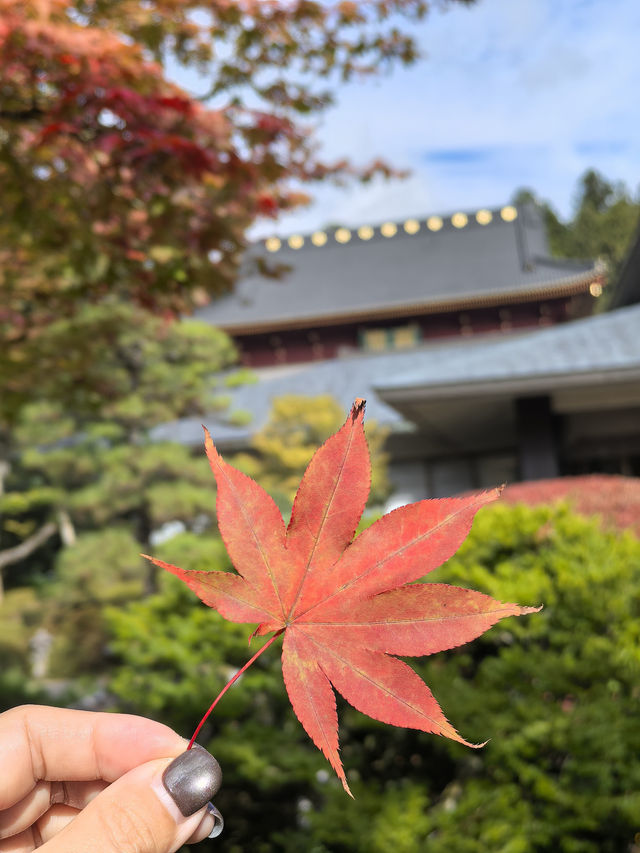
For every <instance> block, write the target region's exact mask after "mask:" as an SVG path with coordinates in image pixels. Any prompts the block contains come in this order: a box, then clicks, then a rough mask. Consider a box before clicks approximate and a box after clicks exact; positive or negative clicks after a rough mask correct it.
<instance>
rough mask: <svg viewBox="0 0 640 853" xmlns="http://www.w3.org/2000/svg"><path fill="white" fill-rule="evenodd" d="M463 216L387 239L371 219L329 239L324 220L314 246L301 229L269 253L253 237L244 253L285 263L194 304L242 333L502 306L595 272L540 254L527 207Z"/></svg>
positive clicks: (535, 223)
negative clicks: (459, 221) (279, 274)
mask: <svg viewBox="0 0 640 853" xmlns="http://www.w3.org/2000/svg"><path fill="white" fill-rule="evenodd" d="M510 210H512V211H513V208H510ZM458 215H460V214H458ZM465 215H466V216H467V220H468V221H467V224H466V225H465V226H464V227H461V228H456V227H455V226H454V225H453V224H452V219H453V221H456V219H455V217H453V218H451V217H449V218H445V217H442V227H441V228H440V230H438V231H435V232H434V231H432V230H429V228H428V227H427V225H426V221H427V220H425V219H422V220H412V222H414V223H416V222H417V223H418V225H419V230H418V231H417V232H416V233H415V234H408V233H406V231H405V230H404V227H403V223H398V224H397V225H396V229H397V230H396V233H395V234H394V235H393V236H391V237H388V238H387V237H384V236H383V234H382V233H381V230H380V228H379V227H376V228H375V229H373V236H372V237H371V238H370V239H368V240H363V239H361V238H359V237H358V235H357V231H356V230H354V231H352V232H351V235H352V236H351V239H349V241H348V242H346V243H344V244H341V243H339V242H337V240H336V233H337V232H338V230H339V229H335V228H332V229H327V231H326V232H325V233H326V236H327V241H326V243H325V244H324V245H322V246H319V247H318V246H315V245H313V243H312V242H311V240H310V239H309V237H305V238H304V245H303V246H302V247H301V248H299V249H298V250H294V249H292V248H290V247H289V246H288V244H287V241H285V240H283V241H282V248H280V249H279V250H278V251H277V252H273V253H270V252H268V251H266V249H265V244H264V243H262V242H261V243H259V244H256V245H255V246H254V247H253V248H252V249H251V251H250V253H249V255H251V254H252V253H253V254H254V255H258V256H262V257H264V259H265V260H266V261H267V262H269V263H270V264H283V265H287V266H289V267H290V270H289V272H287V273H285V275H284V277H283V278H279V279H270V278H265V277H264V276H261V275H257V274H251V275H245V276H241V277H240V280H239V282H238V284H237V286H236V288H235V290H234V291H233V293H231V294H229V295H228V296H224V297H222V298H220V299H218V300H216V301H215V302H213V303H211V304H210V305H209V306H207V307H206V308H203V309H201V310H200V311H199V312H198V317H199V318H200V319H203V320H205V321H208V322H210V323H212V324H214V325H218V326H221V327H222V328H225V329H228V330H229V331H231V332H233V331H234V330H235V331H244V332H249V333H250V332H251V331H258V330H260V329H269V330H271V329H275V328H284V327H286V326H287V325H288V324H289V325H302V326H304V325H307V326H308V325H314V324H316V323H317V324H321V323H323V322H324V323H328V322H331V321H332V319H333V320H334V321H335V320H336V319H338V318H341V319H342V320H343V321H345V320H347V319H348V318H350V317H353V318H357V317H362V316H367V315H369V316H371V315H374V316H375V315H376V314H377V313H381V314H385V315H387V316H389V315H392V314H393V313H394V312H397V313H398V314H402V313H403V312H406V311H407V309H410V310H411V309H412V310H414V311H417V310H418V309H422V310H424V311H434V310H438V309H439V308H440V309H443V308H444V307H445V306H453V307H458V306H461V305H473V304H494V303H496V302H500V303H501V304H504V303H506V302H508V301H509V300H515V299H519V298H523V297H524V298H526V296H527V295H530V294H533V295H540V296H544V295H545V293H550V292H557V291H558V290H562V289H563V288H567V287H569V288H571V287H572V286H577V287H579V286H580V284H581V283H584V282H587V281H588V280H589V279H590V278H591V277H592V276H593V275H594V274H595V265H594V264H593V263H592V262H584V263H583V262H579V261H559V260H557V259H551V258H550V257H549V250H548V245H547V239H546V235H545V230H544V224H543V221H542V218H541V216H540V213H539V211H538V210H537V209H536V208H534V207H532V206H525V207H522V208H519V209H518V215H517V217H516V218H515V219H514V220H513V221H509V222H507V221H505V220H504V219H503V218H502V216H501V214H500V210H494V211H491V217H492V219H491V222H490V223H489V224H486V225H480V224H479V223H478V222H477V220H476V218H475V216H474V214H472V213H469V214H465ZM414 227H415V225H414Z"/></svg>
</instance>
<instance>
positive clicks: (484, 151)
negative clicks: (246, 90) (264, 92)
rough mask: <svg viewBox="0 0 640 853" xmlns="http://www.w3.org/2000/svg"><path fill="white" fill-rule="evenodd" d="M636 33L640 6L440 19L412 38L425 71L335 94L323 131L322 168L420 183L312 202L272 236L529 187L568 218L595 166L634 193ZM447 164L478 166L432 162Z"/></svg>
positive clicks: (639, 65) (578, 1)
mask: <svg viewBox="0 0 640 853" xmlns="http://www.w3.org/2000/svg"><path fill="white" fill-rule="evenodd" d="M638 33H640V0H478V3H477V4H476V5H474V6H472V7H470V8H466V7H461V6H452V7H449V9H448V10H447V11H445V12H438V11H433V12H432V13H431V14H430V15H429V16H428V17H427V19H426V21H425V22H424V24H421V25H420V29H419V30H418V31H417V37H418V39H419V41H420V44H421V45H422V47H423V50H424V52H425V54H426V58H425V59H424V60H423V61H421V62H420V63H419V64H417V65H416V66H414V67H413V68H411V69H397V70H396V71H395V72H394V73H393V74H391V75H389V76H385V77H382V78H380V79H378V80H375V81H374V80H371V81H368V82H366V83H364V84H353V85H351V86H348V87H345V88H342V89H340V90H339V91H338V93H337V105H336V107H335V108H334V109H333V110H331V111H330V112H329V113H328V114H327V115H326V117H325V119H324V121H323V123H322V125H321V127H320V129H319V137H320V140H321V142H322V145H323V149H322V150H323V154H324V156H326V158H327V159H333V158H341V157H343V156H345V155H346V156H349V157H350V158H351V159H352V160H353V161H354V162H356V163H366V162H367V161H368V160H371V159H373V158H374V157H378V156H384V157H385V158H386V159H388V160H389V161H390V162H392V163H393V164H394V165H397V166H399V167H403V168H404V167H409V168H411V169H413V176H412V177H411V178H410V179H409V180H408V181H406V182H403V183H398V182H391V183H379V182H374V184H373V185H371V186H366V187H361V186H351V187H349V188H348V189H346V190H344V189H332V188H326V187H323V188H318V189H314V188H312V190H313V191H314V193H315V195H316V203H315V204H314V205H313V207H312V208H310V209H308V210H305V211H299V212H297V213H296V214H294V215H292V216H290V217H286V218H285V219H283V220H282V222H281V223H279V224H278V226H277V229H276V230H278V231H279V232H281V233H290V232H291V231H297V230H304V231H307V230H311V229H313V228H315V227H318V226H321V225H323V224H326V223H327V222H345V223H348V224H355V223H357V222H364V221H371V222H379V221H382V220H385V219H387V218H394V219H401V218H402V217H404V216H410V215H412V214H422V213H428V212H432V211H435V210H442V211H448V210H453V209H459V208H462V209H470V208H474V207H478V206H484V205H494V204H501V203H504V202H505V201H506V200H507V199H508V198H509V197H510V196H511V194H512V193H513V191H514V190H515V189H516V188H518V187H519V186H522V185H527V186H530V187H532V188H533V189H534V190H536V191H537V192H538V194H539V195H541V196H542V197H545V198H548V199H549V200H550V201H551V202H552V203H553V204H554V205H555V206H556V208H557V209H559V210H560V212H561V213H563V214H565V215H566V214H568V213H569V211H570V207H571V202H572V199H573V193H574V190H575V185H576V180H577V178H578V177H579V175H580V174H581V173H582V172H583V171H584V170H585V169H587V168H589V167H591V166H594V167H596V168H598V169H600V170H601V171H602V172H604V174H605V175H607V177H609V178H611V179H622V180H624V181H626V182H627V183H628V184H629V185H630V186H631V187H632V188H633V189H634V190H635V189H636V188H637V186H638V183H639V181H640V142H639V140H640V113H639V111H638V110H637V106H636V104H637V100H638V92H639V91H640V59H639V57H640V51H639V50H638ZM448 150H453V151H471V152H480V154H481V155H482V156H480V155H478V156H476V157H475V159H474V158H473V157H471V158H468V159H465V158H460V159H459V160H458V161H455V158H454V159H453V160H450V161H448V162H447V161H446V159H445V160H443V159H438V158H434V157H433V152H446V151H448ZM271 230H273V225H272V224H268V223H267V224H265V226H264V227H262V226H260V227H259V229H258V232H257V233H265V232H266V231H271Z"/></svg>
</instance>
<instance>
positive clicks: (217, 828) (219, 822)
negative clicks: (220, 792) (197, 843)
mask: <svg viewBox="0 0 640 853" xmlns="http://www.w3.org/2000/svg"><path fill="white" fill-rule="evenodd" d="M207 811H208V812H209V814H210V815H213V819H214V820H215V823H214V824H213V829H212V830H211V832H210V833H209V835H207V838H217V837H218V836H219V835H222V830H223V829H224V818H223V817H222V815H221V814H220V812H219V811H218V809H217V808H216V807H215V806H214V805H213V803H209V804H208V805H207Z"/></svg>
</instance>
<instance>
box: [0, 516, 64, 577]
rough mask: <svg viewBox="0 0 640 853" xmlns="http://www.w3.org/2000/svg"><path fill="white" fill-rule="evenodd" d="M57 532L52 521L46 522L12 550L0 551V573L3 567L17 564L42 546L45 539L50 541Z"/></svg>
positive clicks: (56, 527)
mask: <svg viewBox="0 0 640 853" xmlns="http://www.w3.org/2000/svg"><path fill="white" fill-rule="evenodd" d="M57 530H58V525H57V524H56V523H55V522H53V521H48V522H47V523H46V524H44V525H43V526H42V527H41V528H40V530H37V531H36V532H35V533H33V534H32V535H31V536H29V537H28V538H27V539H25V540H24V542H21V543H20V544H19V545H16V546H15V547H14V548H7V549H6V550H5V551H0V571H2V569H4V567H5V566H11V565H13V564H14V563H19V562H20V560H24V559H25V558H26V557H28V556H29V555H30V554H33V552H34V551H37V549H38V548H39V547H40V546H41V545H44V543H45V542H46V541H47V539H50V538H51V537H52V536H53V534H54V533H56V532H57Z"/></svg>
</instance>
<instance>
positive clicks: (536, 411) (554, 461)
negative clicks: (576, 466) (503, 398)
mask: <svg viewBox="0 0 640 853" xmlns="http://www.w3.org/2000/svg"><path fill="white" fill-rule="evenodd" d="M515 407H516V430H517V441H518V463H519V468H520V479H521V480H544V479H547V478H549V477H557V476H558V475H559V473H560V471H559V467H558V452H557V441H556V429H555V422H554V417H553V412H552V411H551V399H550V398H549V397H548V396H546V395H545V396H541V397H520V398H518V399H517V400H516V401H515Z"/></svg>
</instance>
